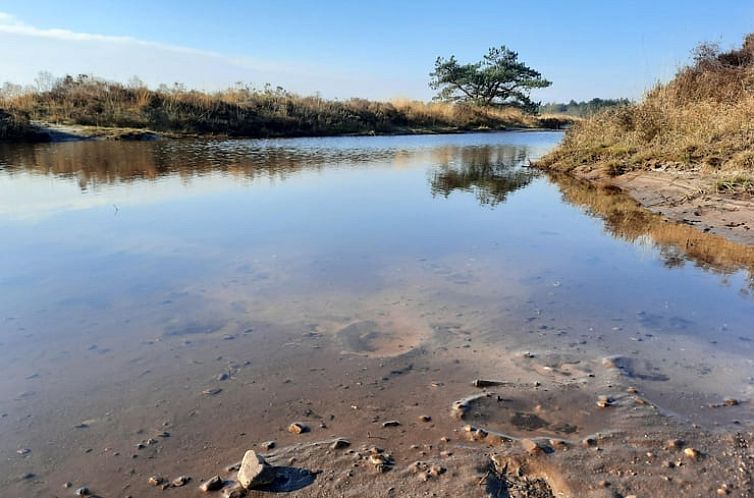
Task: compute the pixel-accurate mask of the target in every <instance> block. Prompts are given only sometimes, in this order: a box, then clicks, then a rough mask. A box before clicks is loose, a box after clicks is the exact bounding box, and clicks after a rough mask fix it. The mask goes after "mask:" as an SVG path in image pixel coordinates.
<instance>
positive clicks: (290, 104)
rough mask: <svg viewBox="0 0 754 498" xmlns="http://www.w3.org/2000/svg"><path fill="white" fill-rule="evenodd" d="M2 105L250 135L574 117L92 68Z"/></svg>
mask: <svg viewBox="0 0 754 498" xmlns="http://www.w3.org/2000/svg"><path fill="white" fill-rule="evenodd" d="M0 108H1V109H5V110H6V111H7V113H9V114H10V115H14V116H22V115H23V116H28V118H29V119H31V120H38V121H45V122H51V123H59V124H73V125H86V126H98V127H124V128H133V129H150V130H154V131H158V132H172V133H186V134H209V135H213V134H214V135H223V136H244V137H271V136H304V135H306V136H321V135H342V134H380V133H412V132H427V131H462V130H475V129H504V128H510V127H540V126H548V127H557V126H560V125H562V124H563V123H566V122H570V121H572V120H571V119H570V118H564V119H561V120H557V119H539V118H537V117H534V116H528V115H525V114H523V113H522V112H521V111H519V110H516V109H482V108H477V107H470V106H464V105H452V104H439V103H424V102H410V101H396V102H375V101H369V100H365V99H350V100H346V101H336V100H325V99H322V98H320V97H318V96H308V97H304V96H299V95H295V94H292V93H290V92H287V91H285V90H283V89H282V88H272V87H269V86H268V87H265V88H264V89H261V90H260V89H255V88H251V87H248V86H236V87H233V88H230V89H227V90H224V91H220V92H214V93H206V92H199V91H196V90H188V89H185V88H183V87H181V86H180V85H175V86H173V87H165V86H162V87H160V88H159V89H157V90H152V89H149V88H147V87H145V86H144V85H141V84H138V85H123V84H120V83H115V82H108V81H104V80H100V79H97V78H94V77H87V76H79V77H77V78H73V77H70V76H68V77H66V78H63V79H60V80H58V81H56V82H55V83H54V84H53V85H52V86H51V88H50V89H48V90H45V91H26V92H13V93H12V94H11V93H7V94H4V95H2V96H0ZM8 136H9V135H6V137H8ZM0 138H3V136H2V135H0Z"/></svg>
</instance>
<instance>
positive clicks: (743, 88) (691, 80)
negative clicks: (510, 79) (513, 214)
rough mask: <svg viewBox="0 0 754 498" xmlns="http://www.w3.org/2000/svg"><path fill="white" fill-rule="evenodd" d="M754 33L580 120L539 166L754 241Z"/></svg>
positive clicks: (706, 49) (709, 49) (702, 50)
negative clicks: (635, 98) (632, 99)
mask: <svg viewBox="0 0 754 498" xmlns="http://www.w3.org/2000/svg"><path fill="white" fill-rule="evenodd" d="M752 123H754V34H750V35H748V36H747V37H746V39H745V41H744V44H743V46H742V47H741V48H740V49H736V50H732V51H729V52H724V53H721V52H720V51H719V50H718V49H717V47H715V46H713V45H700V46H699V47H698V48H697V49H696V51H695V55H694V60H693V63H692V64H691V65H689V66H688V67H685V68H683V69H681V70H680V71H679V72H678V74H677V75H676V77H675V78H674V79H673V80H671V81H670V82H668V83H667V84H664V85H658V86H657V87H655V88H654V89H653V90H651V91H650V92H648V93H647V95H646V96H645V97H644V99H643V100H642V101H641V102H639V103H636V104H630V105H626V106H621V107H618V108H613V109H610V110H607V111H605V112H602V113H598V114H596V115H594V116H592V117H590V118H587V119H585V120H582V121H580V122H578V123H576V124H575V125H574V126H573V127H572V128H571V129H570V130H569V131H568V133H567V134H566V137H565V139H564V141H563V143H562V144H561V146H560V147H559V148H557V149H556V150H555V151H553V152H551V153H550V154H549V155H547V156H545V157H544V158H543V159H542V160H540V161H539V162H538V163H537V164H536V166H538V167H541V168H545V169H550V170H557V171H564V172H569V173H571V174H573V175H576V176H579V177H582V178H587V179H589V180H592V181H596V182H601V183H607V184H611V185H614V186H617V187H620V188H621V189H623V190H625V191H626V192H627V193H629V194H630V195H631V196H632V197H634V198H635V199H636V200H638V201H639V202H641V203H642V204H643V205H644V206H646V207H649V208H650V209H652V210H653V211H655V212H658V213H661V214H663V215H665V216H667V217H669V218H672V219H675V220H676V221H681V222H684V223H688V224H693V225H695V226H696V227H697V228H699V229H702V230H704V231H711V232H714V233H718V234H721V235H724V236H726V237H729V238H732V239H735V240H738V241H740V242H745V243H754V230H751V228H752V227H751V220H752V219H754V127H752Z"/></svg>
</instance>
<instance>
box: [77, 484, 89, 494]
mask: <svg viewBox="0 0 754 498" xmlns="http://www.w3.org/2000/svg"><path fill="white" fill-rule="evenodd" d="M76 494H77V495H78V496H89V495H91V494H92V492H91V491H90V490H89V488H87V487H86V486H81V487H80V488H79V489H77V490H76Z"/></svg>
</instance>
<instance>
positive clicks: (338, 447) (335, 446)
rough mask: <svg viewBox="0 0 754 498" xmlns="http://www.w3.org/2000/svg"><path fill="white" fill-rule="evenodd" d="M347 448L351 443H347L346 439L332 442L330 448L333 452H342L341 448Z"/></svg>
mask: <svg viewBox="0 0 754 498" xmlns="http://www.w3.org/2000/svg"><path fill="white" fill-rule="evenodd" d="M349 446H351V441H349V440H348V439H342V438H338V439H336V440H335V441H333V442H332V444H331V445H330V448H331V449H333V450H342V449H343V448H348V447H349Z"/></svg>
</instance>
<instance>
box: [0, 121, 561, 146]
mask: <svg viewBox="0 0 754 498" xmlns="http://www.w3.org/2000/svg"><path fill="white" fill-rule="evenodd" d="M546 122H547V123H550V124H552V126H532V127H518V126H501V127H494V128H493V127H484V126H482V127H478V128H463V127H448V126H437V127H426V126H425V127H396V128H395V129H394V130H391V131H379V132H377V131H374V130H372V131H363V132H348V133H345V132H343V133H338V132H333V133H328V132H323V133H316V134H297V133H289V134H288V133H282V134H266V135H265V134H259V135H233V134H214V133H195V132H180V131H156V130H151V129H148V128H126V127H107V126H88V125H69V124H59V123H45V122H34V123H32V129H31V130H28V131H27V132H25V133H24V134H23V136H20V137H18V138H15V139H12V138H11V139H7V138H6V139H4V140H0V143H3V144H15V143H60V142H80V141H90V140H116V141H150V140H184V139H217V140H230V139H241V140H244V139H272V138H319V137H365V136H400V135H454V134H464V133H492V132H505V131H562V130H563V129H564V127H566V126H568V125H569V124H570V123H569V122H568V121H567V120H563V121H559V122H557V123H553V122H552V118H546ZM545 124H546V123H545Z"/></svg>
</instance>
